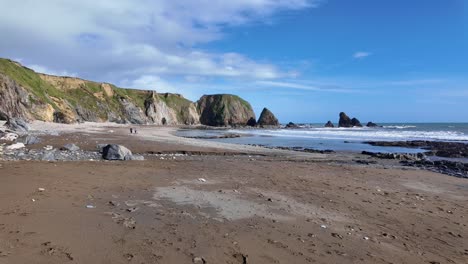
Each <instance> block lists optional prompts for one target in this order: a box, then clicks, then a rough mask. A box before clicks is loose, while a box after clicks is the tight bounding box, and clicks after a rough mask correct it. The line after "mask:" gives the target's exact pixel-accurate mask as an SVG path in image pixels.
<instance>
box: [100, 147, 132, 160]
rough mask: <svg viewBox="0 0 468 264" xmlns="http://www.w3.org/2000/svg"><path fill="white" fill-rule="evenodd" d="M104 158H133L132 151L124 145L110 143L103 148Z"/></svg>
mask: <svg viewBox="0 0 468 264" xmlns="http://www.w3.org/2000/svg"><path fill="white" fill-rule="evenodd" d="M102 158H103V159H106V160H131V159H132V152H131V151H130V150H129V149H128V148H126V147H124V146H121V145H116V144H109V145H107V146H105V147H104V148H103V150H102Z"/></svg>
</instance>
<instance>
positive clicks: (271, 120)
mask: <svg viewBox="0 0 468 264" xmlns="http://www.w3.org/2000/svg"><path fill="white" fill-rule="evenodd" d="M257 126H260V127H264V126H270V127H272V126H274V127H277V126H279V122H278V119H277V118H276V117H275V115H274V114H273V113H272V112H271V111H270V110H268V108H266V107H265V108H263V111H262V113H261V114H260V118H258V122H257Z"/></svg>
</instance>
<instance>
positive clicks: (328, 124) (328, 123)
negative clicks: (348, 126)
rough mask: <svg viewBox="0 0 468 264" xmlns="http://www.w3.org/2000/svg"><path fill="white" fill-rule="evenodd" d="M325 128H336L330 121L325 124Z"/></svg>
mask: <svg viewBox="0 0 468 264" xmlns="http://www.w3.org/2000/svg"><path fill="white" fill-rule="evenodd" d="M325 127H335V125H333V123H332V122H331V121H328V122H327V123H326V124H325Z"/></svg>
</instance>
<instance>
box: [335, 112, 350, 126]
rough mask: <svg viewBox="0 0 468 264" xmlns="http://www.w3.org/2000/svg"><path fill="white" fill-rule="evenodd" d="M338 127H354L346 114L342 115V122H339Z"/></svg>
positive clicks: (342, 113)
mask: <svg viewBox="0 0 468 264" xmlns="http://www.w3.org/2000/svg"><path fill="white" fill-rule="evenodd" d="M338 127H352V125H351V118H349V116H348V115H347V114H346V113H344V112H341V113H340V120H339V121H338Z"/></svg>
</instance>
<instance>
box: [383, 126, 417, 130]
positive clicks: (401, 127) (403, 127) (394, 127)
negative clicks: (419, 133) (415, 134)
mask: <svg viewBox="0 0 468 264" xmlns="http://www.w3.org/2000/svg"><path fill="white" fill-rule="evenodd" d="M384 128H390V129H407V128H416V126H384Z"/></svg>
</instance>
